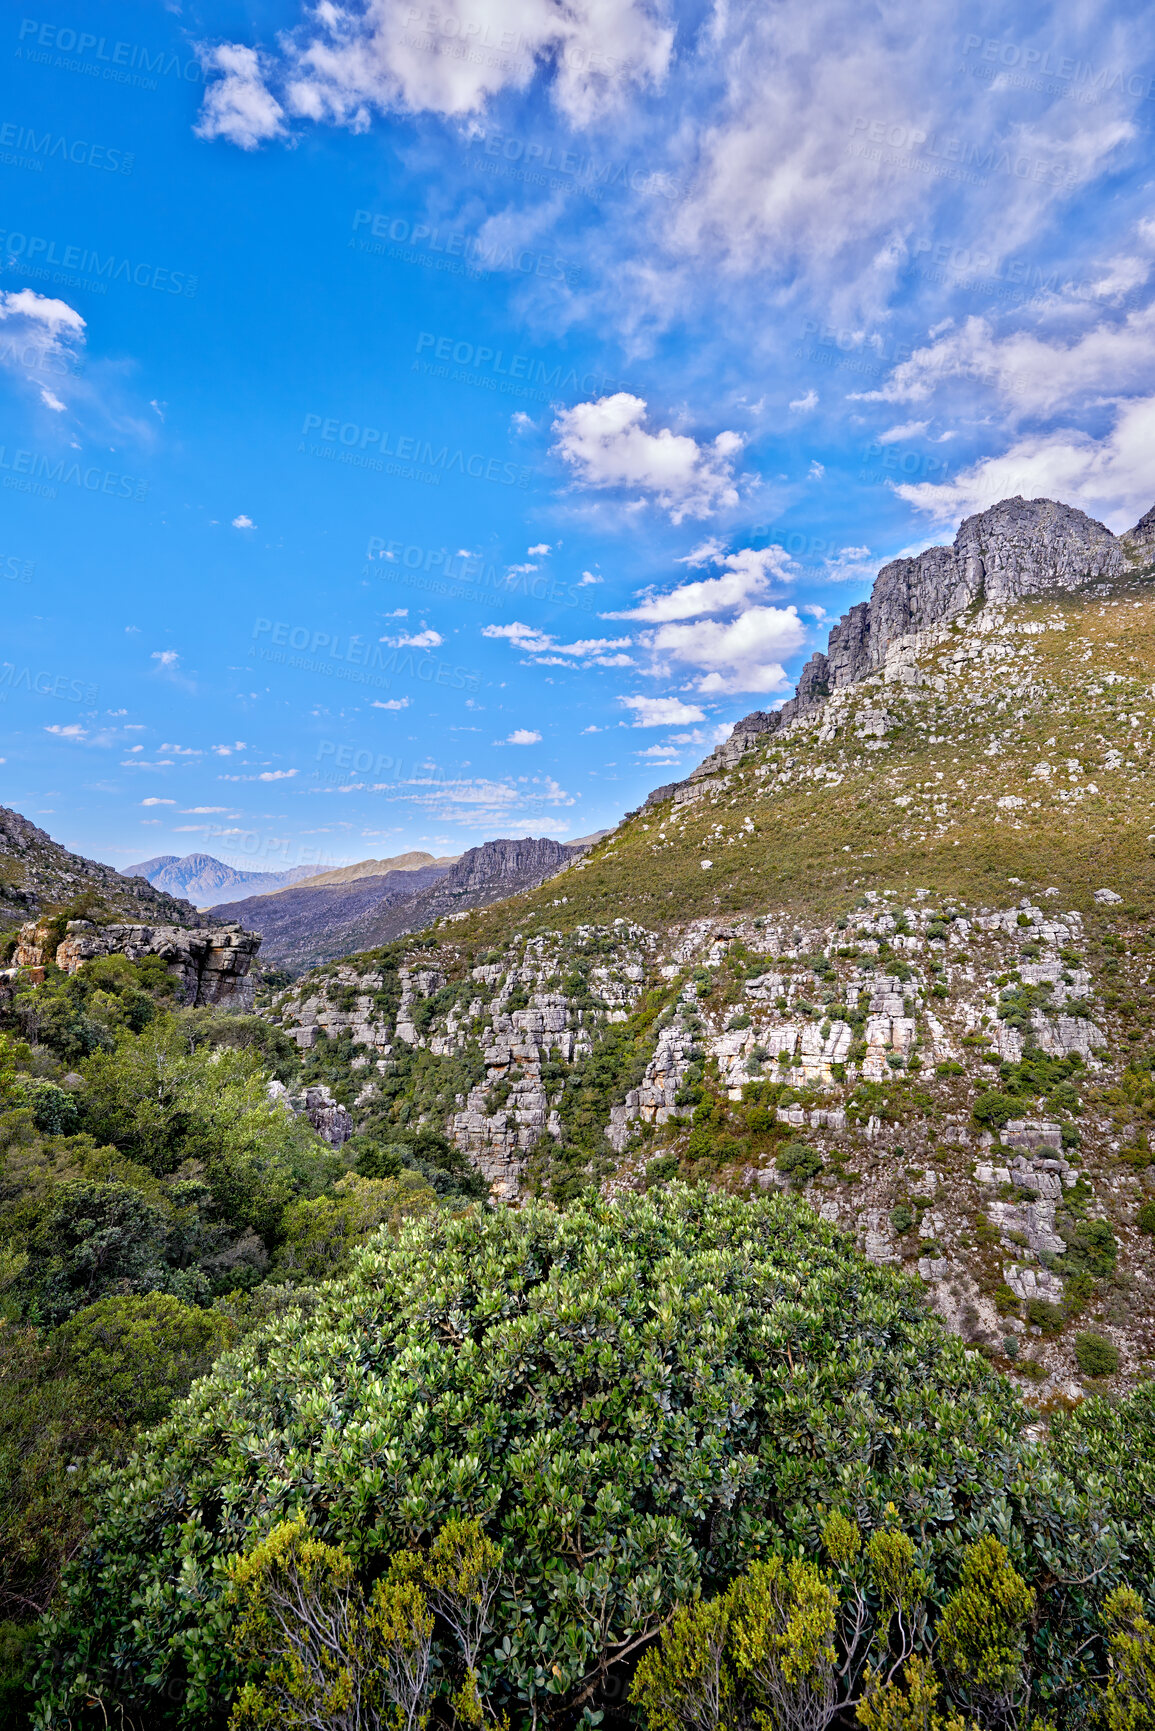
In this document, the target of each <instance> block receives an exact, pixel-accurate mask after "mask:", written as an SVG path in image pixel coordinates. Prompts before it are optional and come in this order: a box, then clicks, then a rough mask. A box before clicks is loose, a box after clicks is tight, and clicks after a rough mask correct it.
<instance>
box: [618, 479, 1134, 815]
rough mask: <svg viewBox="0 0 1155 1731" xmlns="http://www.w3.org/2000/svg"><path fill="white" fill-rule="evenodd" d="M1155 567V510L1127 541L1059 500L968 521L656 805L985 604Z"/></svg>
mask: <svg viewBox="0 0 1155 1731" xmlns="http://www.w3.org/2000/svg"><path fill="white" fill-rule="evenodd" d="M1152 558H1155V507H1153V508H1152V509H1151V510H1150V511H1148V512H1147V514H1146V516H1145V517H1143V518H1141V519H1140V521H1139V523H1137V524H1136V526H1135V528H1134V529H1132V530H1131V531H1130V532H1129V533H1128V534H1127V535H1124V536H1115V535H1113V534H1112V533H1111V531H1110V530H1109V529H1108V528H1106V527H1105V526H1104V525H1103V524H1102V523H1099V522H1096V520H1095V519H1094V518H1093V517H1088V516H1087V515H1086V513H1085V512H1083V511H1079V510H1076V509H1075V507H1074V506H1072V505H1060V504H1057V503H1056V502H1055V501H1054V500H1053V499H1023V498H1021V497H1018V496H1016V497H1015V498H1013V499H1003V500H1001V501H1000V502H999V503H998V504H997V505H992V506H991V508H990V509H989V510H988V511H981V512H979V513H977V514H976V515H975V516H973V517H967V518H966V519H965V521H964V522H963V523H962V524H960V526H959V530H958V533H957V534H956V536H955V538H954V543H953V545H952V546H950V547H928V548H927V549H926V551H925V552H923V553H919V554H918V555H917V557H916V558H913V559H892V560H891V562H890V563H889V564H888V565H884V566H883V567H882V569H881V571H880V572H879V573H878V576H877V577H876V578H875V581H874V588H873V589H872V590H871V594H870V600H869V601H860V602H859V603H858V605H857V606H856V607H852V608H851V609H850V611H849V612H848V613H845V614H844V615H843V617H842V618H841V619H840V620H839V621H838V624H837V625H835V626H834V627H833V629H832V630H831V633H830V640H829V642H828V644H827V647H826V650H825V652H823V651H821V650H819V651H818V652H817V653H816V654H814V655H812V656H811V657H810V660H809V661H808V662H807V663H806V665H805V667H804V668H803V669H802V674H801V677H800V679H799V681H798V686H797V690H796V692H795V695H794V696H793V697H792V698H791V699H790V701H789V702H788V703H785V704H783V706H782V708H781V709H777V710H770V711H766V710H755V711H754V713H753V714H751V715H747V716H744V717H743V719H742V720H741V721H739V722H737V723H736V724H735V726H734V729H733V732H732V733H731V735H730V737H729V738H728V739H727V740H724V741H723V743H722V744H721V745H719V746H718V747H717V748H716V750H715V751H714V752H712V753H711V755H710V756H709V757H708V758H706V759H705V761H704V762H703V763H701V764H699V766H698V768H697V769H695V770H694V771H693V772H692V774H691V776H690V778H689V782H669V783H667V784H666V785H665V786H663V787H659V788H655V789H654V791H653V793H651V794H650V796H649V798H648V799H647V801H646V804H647V805H651V806H652V805H660V804H661V803H662V802H663V801H665V800H667V799H671V798H672V799H674V800H675V801H680V800H684V799H685V798H686V797H687V796H688V797H693V795H694V793H695V791H696V789H695V787H694V784H695V783H698V782H701V781H702V780H712V779H713V778H715V777H717V776H718V775H723V774H725V772H726V770H727V769H729V768H731V767H732V766H733V765H734V764H735V763H737V761H738V760H739V758H740V757H741V756H742V755H743V753H744V752H746V751H748V750H749V749H750V747H751V745H753V744H755V743H756V741H757V739H758V737H759V736H760V735H761V734H765V733H775V732H777V731H778V730H779V729H780V728H782V727H785V726H787V725H788V724H789V723H790V722H792V721H795V720H797V719H798V718H799V717H801V716H805V715H808V714H812V713H813V712H814V711H815V710H817V709H819V708H821V707H822V705H823V703H824V702H825V700H826V698H827V697H828V696H829V695H830V693H831V692H832V691H837V690H840V689H842V688H843V687H845V686H847V685H853V684H855V683H857V681H858V680H860V679H865V678H866V677H867V676H868V675H869V674H871V673H874V672H876V671H877V670H878V669H879V668H880V667H881V666H882V665H883V664H884V662H885V661H886V653H887V649H888V648H889V646H890V645H891V644H892V643H894V642H895V641H896V639H898V638H900V637H907V636H910V635H911V634H912V633H914V632H918V631H925V630H927V629H929V628H930V627H931V626H934V625H938V624H941V623H942V621H943V620H946V619H951V618H954V617H956V616H957V615H958V614H960V613H963V612H965V611H966V609H967V608H968V607H972V606H974V605H976V604H978V603H983V602H986V603H995V604H999V605H1002V604H1006V603H1009V602H1013V601H1019V600H1023V599H1025V598H1027V597H1030V596H1032V595H1041V594H1046V593H1047V592H1048V591H1051V590H1056V589H1061V590H1072V589H1079V588H1081V587H1082V586H1083V585H1084V584H1086V583H1091V582H1095V581H1096V580H1099V581H1103V580H1110V579H1113V578H1118V577H1123V576H1125V575H1127V573H1128V572H1129V571H1131V570H1133V569H1134V566H1135V563H1136V561H1137V560H1139V561H1143V560H1150V559H1152Z"/></svg>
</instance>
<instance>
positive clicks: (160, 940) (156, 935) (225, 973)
mask: <svg viewBox="0 0 1155 1731" xmlns="http://www.w3.org/2000/svg"><path fill="white" fill-rule="evenodd" d="M260 945H261V940H260V938H259V936H258V935H257V933H255V932H246V931H244V930H243V928H242V927H240V926H236V925H223V926H209V927H202V928H201V929H199V930H196V931H192V930H189V929H188V928H187V927H184V926H145V925H106V926H97V925H95V924H94V923H93V922H92V921H91V920H69V921H68V923H67V926H66V928H65V933H64V936H63V937H62V938H61V937H60V936H59V928H54V927H53V925H52V923H50V922H47V921H39V922H38V921H36V920H30V921H29V922H28V923H27V924H26V925H24V926H22V927H21V928H20V936H19V940H18V942H17V945H16V949H15V952H14V954H13V957H12V960H13V963H14V968H13V970H11V971H12V972H17V971H18V970H20V969H23V968H28V969H33V970H39V969H41V968H43V967H45V966H46V965H47V963H49V962H55V964H56V966H57V967H58V968H60V969H62V970H63V972H64V973H66V974H75V973H76V972H77V970H78V969H80V968H82V967H83V966H84V964H85V963H86V962H91V961H93V960H95V959H96V958H97V957H98V956H110V955H122V956H126V957H127V958H128V960H129V961H130V962H138V961H141V960H142V959H143V958H144V957H145V956H159V957H160V958H161V960H162V961H163V962H165V963H166V964H167V965H168V967H169V968H170V969H172V971H173V972H174V973H176V974H177V975H178V977H179V979H180V991H179V996H180V1001H181V1003H182V1004H191V1005H197V1006H200V1005H214V1006H216V1007H218V1008H220V1009H226V1010H251V1009H252V1007H253V981H252V978H251V969H252V965H253V962H254V960H255V958H256V954H257V951H258V950H259V948H260Z"/></svg>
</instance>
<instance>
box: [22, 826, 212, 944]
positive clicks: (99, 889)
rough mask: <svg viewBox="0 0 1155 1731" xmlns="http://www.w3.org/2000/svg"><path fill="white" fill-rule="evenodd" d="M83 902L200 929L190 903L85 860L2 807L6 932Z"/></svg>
mask: <svg viewBox="0 0 1155 1731" xmlns="http://www.w3.org/2000/svg"><path fill="white" fill-rule="evenodd" d="M81 898H88V900H89V901H90V902H91V901H95V904H96V906H97V907H98V908H99V909H100V910H102V911H104V912H105V913H108V914H120V915H122V916H125V917H127V918H129V919H132V920H137V921H139V920H142V919H146V920H150V921H156V922H158V923H163V924H166V925H175V926H196V925H199V924H200V916H199V915H198V914H197V911H196V909H195V908H194V907H193V906H192V905H191V904H190V903H189V902H187V901H185V900H183V899H181V898H178V897H176V896H172V895H169V894H167V893H166V892H165V891H164V890H159V889H155V888H154V887H153V886H152V885H151V884H150V883H148V882H147V881H145V880H144V879H143V878H133V877H126V875H125V874H123V873H121V872H118V871H117V870H116V869H115V868H114V867H113V866H107V865H101V864H100V863H99V861H97V860H91V859H85V858H84V856H83V855H82V854H75V853H71V852H70V851H69V850H68V848H66V847H62V846H61V845H60V843H59V842H55V841H53V840H52V837H51V836H50V835H48V834H47V833H46V832H45V831H44V830H42V829H38V828H37V827H36V825H35V824H34V823H29V821H28V819H27V818H26V817H21V816H20V814H19V812H15V811H10V810H8V808H7V807H6V806H0V931H11V930H12V928H13V927H16V926H20V925H22V924H23V923H24V922H25V921H26V920H31V919H35V918H37V917H38V916H39V915H41V914H45V913H57V912H59V911H61V910H63V909H64V908H67V907H72V906H74V905H75V904H76V903H77V902H78V901H79V900H80V899H81Z"/></svg>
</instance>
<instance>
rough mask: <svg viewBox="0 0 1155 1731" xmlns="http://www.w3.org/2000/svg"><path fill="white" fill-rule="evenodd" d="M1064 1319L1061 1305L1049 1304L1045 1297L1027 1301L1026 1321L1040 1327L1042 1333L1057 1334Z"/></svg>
mask: <svg viewBox="0 0 1155 1731" xmlns="http://www.w3.org/2000/svg"><path fill="white" fill-rule="evenodd" d="M1064 1320H1065V1318H1064V1315H1063V1307H1062V1305H1059V1304H1051V1303H1049V1302H1048V1300H1047V1299H1045V1298H1032V1299H1029V1300H1028V1301H1027V1321H1028V1322H1031V1323H1033V1324H1034V1326H1035V1327H1036V1328H1040V1329H1042V1331H1043V1333H1044V1334H1058V1332H1059V1330H1060V1329H1061V1328H1062V1326H1063V1322H1064Z"/></svg>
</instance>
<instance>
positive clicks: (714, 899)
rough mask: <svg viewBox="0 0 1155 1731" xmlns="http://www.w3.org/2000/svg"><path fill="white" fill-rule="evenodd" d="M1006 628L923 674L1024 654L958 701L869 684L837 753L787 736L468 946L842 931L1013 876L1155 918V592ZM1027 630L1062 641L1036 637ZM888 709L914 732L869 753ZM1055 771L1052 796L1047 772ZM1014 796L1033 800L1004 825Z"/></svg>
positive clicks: (962, 682)
mask: <svg viewBox="0 0 1155 1731" xmlns="http://www.w3.org/2000/svg"><path fill="white" fill-rule="evenodd" d="M1006 621H1007V629H1005V630H1002V631H995V632H992V633H989V634H980V633H978V632H976V631H975V629H974V619H973V616H970V617H968V618H966V619H963V620H961V621H959V622H957V623H956V625H955V626H954V627H953V628H951V629H950V630H949V631H947V632H946V633H945V634H944V635H945V640H944V641H943V642H941V643H938V644H936V645H934V646H933V647H931V648H929V649H925V650H923V652H922V653H921V654H920V656H919V663H920V667H921V669H922V671H923V673H924V675H926V676H927V677H928V678H929V677H934V676H935V675H939V673H940V667H939V663H940V661H941V660H942V659H943V658H944V657H949V656H951V655H952V654H954V653H955V652H956V651H957V650H958V649H964V650H965V649H968V648H971V649H975V648H977V649H979V650H981V649H983V648H987V649H990V648H991V647H992V646H997V645H1000V644H1006V645H1011V646H1012V649H1013V653H1012V654H1009V655H1005V656H1002V657H995V656H992V657H991V658H989V659H974V660H969V661H967V662H964V663H963V664H962V670H961V671H960V672H954V673H951V674H948V675H947V678H946V690H945V691H942V692H938V691H935V690H934V689H932V688H929V687H928V686H922V687H920V688H916V689H908V688H904V687H903V686H901V685H898V684H893V683H892V684H889V685H887V684H884V683H883V682H882V680H881V678H879V679H877V680H872V681H869V682H864V683H863V684H860V685H857V686H854V687H853V688H852V689H851V691H850V692H849V693H845V694H840V695H839V697H837V698H836V699H835V701H834V703H833V704H832V705H831V706H828V710H827V718H828V719H829V718H830V717H831V716H832V715H834V714H838V715H840V716H841V718H842V719H841V723H840V725H839V726H838V728H837V731H836V732H835V734H834V737H832V738H828V739H823V740H820V739H819V738H818V733H819V727H818V726H815V727H811V728H806V729H804V730H803V729H796V730H795V731H792V732H791V733H790V734H789V735H788V736H787V737H786V738H782V739H778V740H774V739H773V738H772V739H771V741H770V742H768V743H767V744H764V745H762V746H760V747H759V748H757V749H756V750H754V751H752V752H749V753H748V754H747V756H746V757H745V759H743V761H742V763H741V764H740V765H739V766H738V768H737V769H736V770H735V771H733V772H731V775H730V778H729V785H728V786H727V787H726V788H725V790H724V791H722V792H719V793H715V794H714V795H712V796H709V795H708V796H707V797H705V798H704V799H701V800H699V801H698V802H697V803H696V804H694V805H691V806H689V807H683V808H681V810H680V811H679V812H678V813H677V814H676V815H674V814H672V810H671V807H670V806H669V805H666V806H662V807H659V808H658V809H657V811H656V812H654V811H647V812H642V813H640V814H639V815H638V816H637V817H634V818H631V819H629V820H627V821H626V822H625V823H623V824H622V825H621V826H620V828H619V829H618V830H616V831H615V832H614V833H613V835H612V836H611V837H610V838H607V840H606V841H604V842H602V843H600V844H599V845H598V847H596V848H595V849H594V850H593V851H592V853H591V854H590V855H589V856H587V863H586V864H585V866H584V867H582V868H580V869H576V870H573V871H571V872H569V873H567V874H566V875H565V877H563V878H561V879H554V880H553V881H552V882H550V883H547V884H545V885H543V886H542V887H541V888H540V889H538V890H535V891H533V892H531V893H529V894H526V895H523V896H518V897H515V898H512V899H511V900H510V901H508V902H504V903H501V904H499V905H498V906H496V907H493V908H490V909H487V910H485V911H484V912H482V913H479V914H477V915H474V916H472V917H471V919H470V920H469V921H468V922H466V921H462V922H461V923H460V925H457V924H456V923H455V925H454V926H453V927H451V928H450V931H451V933H452V937H453V939H454V940H457V941H462V940H465V941H468V942H471V943H472V942H476V943H480V944H486V943H499V942H502V941H504V940H506V939H507V938H508V935H509V932H510V928H511V926H512V925H514V924H516V925H517V926H519V927H520V928H521V929H523V930H525V931H532V930H533V929H535V926H536V925H537V923H538V922H539V921H540V923H541V924H542V925H543V926H544V925H545V924H547V923H548V925H549V926H551V927H554V928H557V927H559V926H560V927H561V928H563V929H568V928H571V927H572V926H574V925H576V924H579V923H581V922H584V921H591V920H596V921H603V922H604V921H605V920H607V919H612V918H615V917H619V916H625V917H627V918H632V919H636V920H639V921H641V922H644V923H645V924H647V925H650V926H661V925H666V924H671V923H678V924H680V923H682V922H684V921H686V920H688V919H693V918H696V917H703V916H706V915H715V916H716V915H718V914H722V915H725V914H726V913H728V912H734V913H738V912H745V911H748V910H753V909H760V910H761V909H768V908H770V907H774V908H782V909H784V910H786V911H788V912H792V913H794V914H796V915H797V916H799V917H802V918H811V919H816V920H822V921H825V920H828V919H830V918H832V917H834V916H835V915H837V914H839V913H841V912H843V911H844V910H845V908H846V906H847V904H848V900H849V901H853V900H857V899H858V897H859V896H861V894H862V892H863V891H864V890H867V889H887V890H894V891H896V892H897V893H898V894H899V896H902V897H906V896H908V895H909V892H910V891H911V890H913V889H914V888H915V887H924V888H927V889H929V890H931V891H932V892H933V893H934V894H935V895H936V896H939V897H942V898H949V897H952V896H957V897H959V898H962V899H964V900H966V901H967V902H970V903H971V904H975V903H996V902H997V903H999V904H1003V905H1005V904H1006V902H1007V901H1008V899H1011V900H1013V899H1015V897H1014V896H1012V895H1011V890H1012V888H1013V882H1009V881H1008V880H1014V879H1015V878H1019V879H1021V880H1022V887H1021V889H1020V890H1018V891H1017V894H1024V895H1025V894H1028V893H1031V894H1037V893H1038V892H1039V891H1041V890H1042V889H1044V888H1045V887H1047V886H1048V885H1054V886H1056V887H1057V888H1058V889H1060V890H1061V891H1062V894H1063V897H1064V900H1063V902H1062V905H1063V906H1069V907H1075V908H1079V909H1080V910H1081V911H1083V912H1084V913H1087V912H1093V911H1094V910H1095V902H1094V899H1093V892H1094V890H1095V889H1097V888H1099V887H1101V886H1106V887H1108V888H1111V889H1113V890H1115V891H1116V892H1117V893H1118V894H1120V895H1121V896H1122V897H1123V898H1124V901H1125V902H1126V903H1127V904H1129V907H1128V911H1129V912H1130V911H1133V912H1134V913H1135V914H1138V915H1146V914H1147V913H1149V912H1150V911H1152V909H1153V908H1155V848H1153V844H1152V842H1151V840H1150V836H1151V833H1152V830H1153V827H1155V798H1153V794H1155V788H1153V785H1152V780H1151V775H1150V753H1151V744H1152V726H1153V724H1155V698H1153V696H1152V691H1153V685H1152V682H1153V680H1155V586H1153V585H1152V583H1151V582H1150V581H1147V582H1133V583H1130V584H1118V585H1115V586H1114V587H1113V588H1112V589H1111V590H1110V592H1109V593H1106V592H1104V591H1103V588H1102V586H1100V588H1099V589H1098V590H1097V591H1095V592H1094V593H1091V594H1089V595H1088V594H1081V595H1076V596H1064V597H1060V598H1058V599H1053V598H1052V599H1048V600H1046V601H1040V602H1033V603H1029V604H1022V605H1020V606H1018V607H1017V608H1014V609H1012V610H1010V611H1008V613H1007V615H1006ZM1024 625H1043V626H1044V627H1046V628H1045V629H1044V630H1043V631H1042V633H1041V634H1038V635H1035V634H1026V633H1024V632H1023V631H1022V629H1021V628H1022V627H1023V626H1024ZM1059 625H1062V626H1065V627H1066V628H1065V629H1058V628H1056V627H1057V626H1059ZM1108 675H1114V676H1115V682H1114V683H1105V676H1108ZM871 706H875V707H878V708H885V709H886V711H887V712H888V714H889V715H890V716H891V717H892V718H894V720H895V722H896V723H897V725H896V726H895V727H893V728H892V729H891V731H889V732H888V733H887V734H886V736H885V743H884V744H882V745H881V747H880V749H869V747H868V745H867V743H866V742H865V741H864V740H861V739H859V738H858V737H856V730H855V727H854V724H853V721H852V720H851V719H850V718H852V717H853V716H854V715H855V714H857V713H859V712H861V711H862V710H864V709H866V708H868V707H871ZM1132 718H1137V724H1136V725H1132ZM1112 751H1117V752H1118V753H1119V754H1120V758H1121V761H1120V763H1119V765H1118V767H1114V768H1111V767H1108V763H1109V761H1113V760H1110V759H1109V756H1108V754H1109V753H1111V752H1112ZM1044 762H1045V763H1047V764H1049V765H1050V766H1051V768H1052V774H1051V776H1050V778H1049V779H1048V780H1041V779H1038V778H1037V777H1034V776H1033V773H1032V772H1034V771H1035V769H1036V766H1037V765H1039V764H1040V763H1044ZM1069 762H1071V763H1074V764H1075V765H1076V767H1075V768H1074V769H1073V770H1072V769H1069V768H1068V763H1069ZM759 771H762V772H763V773H761V774H759ZM835 778H841V779H838V780H836V779H835ZM1008 796H1010V797H1014V798H1018V799H1021V800H1022V801H1023V802H1024V803H1023V804H1022V806H1021V807H1017V808H1013V809H1006V808H1003V809H1000V807H999V805H998V803H997V802H998V800H999V799H1000V798H1006V797H1008ZM899 800H907V801H909V803H908V804H904V805H900V804H898V803H896V802H898V801H899ZM747 818H749V819H750V821H751V822H752V824H753V831H752V833H748V832H747V831H746V830H745V829H744V822H745V820H746V819H747ZM704 858H708V859H710V860H711V861H712V862H713V864H712V868H711V869H710V870H708V871H707V870H703V869H702V867H701V864H700V861H701V860H702V859H704ZM562 895H564V896H565V897H566V898H567V900H566V902H565V904H564V905H562V906H555V905H554V903H555V901H556V900H557V899H558V898H560V897H561V896H562ZM447 935H448V934H447Z"/></svg>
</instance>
